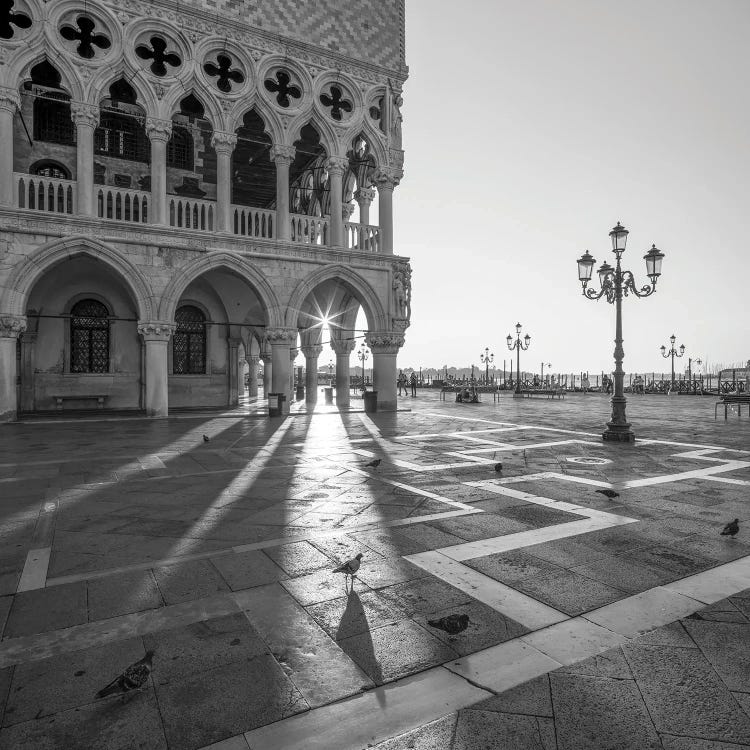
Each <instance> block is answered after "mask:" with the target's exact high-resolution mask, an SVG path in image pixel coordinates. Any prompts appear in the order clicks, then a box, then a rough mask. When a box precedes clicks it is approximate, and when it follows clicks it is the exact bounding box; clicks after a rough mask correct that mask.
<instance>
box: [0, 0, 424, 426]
mask: <svg viewBox="0 0 750 750" xmlns="http://www.w3.org/2000/svg"><path fill="white" fill-rule="evenodd" d="M406 76H407V69H406V66H405V63H404V0H361V2H358V3H351V2H343V1H341V0H264V2H263V3H257V2H242V1H240V0H205V1H203V2H201V1H199V0H181V1H177V0H149V1H148V2H144V1H142V0H119V1H118V2H110V1H109V0H86V2H84V0H54V2H52V1H49V2H47V1H45V0H15V1H14V2H4V3H0V144H2V148H1V149H0V421H8V420H13V419H15V418H16V417H17V414H18V413H33V412H37V411H46V410H52V409H68V408H71V409H81V408H94V409H96V408H100V407H106V408H112V409H123V410H125V409H140V410H145V411H146V413H147V414H149V415H151V416H164V415H166V414H168V412H169V408H170V406H172V407H189V406H218V407H223V406H231V405H233V404H236V403H237V401H238V394H239V391H240V389H241V387H242V373H243V368H244V367H246V366H249V374H250V388H251V392H252V388H253V387H257V385H258V384H257V380H256V373H257V371H258V363H259V361H260V360H262V361H263V363H264V373H265V375H264V378H265V381H266V382H265V384H264V385H265V387H266V390H267V391H272V392H280V393H289V391H290V382H291V379H290V373H291V364H292V362H293V361H294V358H295V356H296V355H297V353H298V351H299V350H301V351H302V353H303V354H304V356H305V359H306V364H307V372H308V378H309V380H308V389H307V398H308V400H310V401H314V399H315V397H316V392H317V388H316V387H315V384H316V381H315V378H316V375H317V369H318V356H319V354H320V352H321V330H322V328H323V326H330V331H331V339H332V340H331V344H332V347H333V349H334V351H335V352H336V372H337V383H338V384H339V386H338V393H337V397H338V403H339V405H347V404H348V399H349V389H348V379H349V378H348V375H349V355H350V352H351V351H352V349H353V348H354V345H355V337H356V335H357V332H356V331H355V330H354V328H355V325H356V323H355V321H356V318H357V314H358V312H359V310H360V309H362V311H363V312H364V315H365V316H366V319H367V331H366V333H365V337H366V341H367V343H368V345H369V347H370V349H371V350H372V354H373V376H374V387H375V389H376V390H378V392H379V398H378V404H379V408H383V409H392V408H395V403H396V392H395V389H396V386H395V381H396V372H397V369H396V356H397V353H398V350H399V348H400V347H401V346H402V345H403V343H404V333H405V331H406V329H407V327H408V326H409V319H410V314H411V308H410V300H411V268H410V265H409V262H408V259H407V258H404V257H400V256H398V255H396V254H394V243H393V193H394V188H395V187H396V186H397V185H398V184H399V181H400V179H401V177H402V175H403V171H402V166H403V151H402V149H401V112H400V107H401V103H402V100H401V89H402V86H403V83H404V81H405V80H406ZM375 208H377V212H376V211H375ZM375 213H377V218H375ZM371 214H372V216H371ZM310 386H312V387H310Z"/></svg>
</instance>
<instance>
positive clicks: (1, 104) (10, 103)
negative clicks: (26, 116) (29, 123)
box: [0, 86, 21, 115]
mask: <svg viewBox="0 0 750 750" xmlns="http://www.w3.org/2000/svg"><path fill="white" fill-rule="evenodd" d="M20 108H21V97H20V96H19V94H18V92H17V91H16V90H15V89H9V88H7V87H6V86H0V110H5V111H6V112H10V113H11V114H13V115H14V114H15V113H16V111H17V110H18V109H20Z"/></svg>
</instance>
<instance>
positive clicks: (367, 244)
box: [344, 221, 380, 253]
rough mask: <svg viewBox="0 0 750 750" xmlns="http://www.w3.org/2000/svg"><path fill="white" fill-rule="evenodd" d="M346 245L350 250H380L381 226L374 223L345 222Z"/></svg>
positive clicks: (374, 251)
mask: <svg viewBox="0 0 750 750" xmlns="http://www.w3.org/2000/svg"><path fill="white" fill-rule="evenodd" d="M344 246H345V247H348V248H349V249H350V250H362V251H363V252H371V253H377V252H379V250H380V227H377V226H375V225H374V224H356V223H355V222H352V221H347V222H346V223H345V224H344Z"/></svg>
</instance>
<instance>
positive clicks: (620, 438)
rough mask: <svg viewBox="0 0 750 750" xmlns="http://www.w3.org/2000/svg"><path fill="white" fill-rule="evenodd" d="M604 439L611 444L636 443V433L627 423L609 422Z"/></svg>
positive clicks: (603, 434) (603, 435)
mask: <svg viewBox="0 0 750 750" xmlns="http://www.w3.org/2000/svg"><path fill="white" fill-rule="evenodd" d="M602 439H603V440H606V441H607V442H611V443H634V442H635V433H634V432H633V431H632V430H631V429H630V425H629V424H627V423H625V424H615V423H614V422H607V429H606V430H605V431H604V432H603V433H602Z"/></svg>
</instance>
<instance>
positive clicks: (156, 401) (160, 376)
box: [138, 320, 175, 417]
mask: <svg viewBox="0 0 750 750" xmlns="http://www.w3.org/2000/svg"><path fill="white" fill-rule="evenodd" d="M174 329H175V324H174V323H167V322H164V321H161V320H150V321H140V322H139V323H138V333H140V334H141V336H143V341H144V343H145V345H146V404H145V406H146V414H147V416H149V417H166V416H167V415H168V414H169V369H168V366H167V363H168V361H169V357H168V348H167V347H168V346H169V340H170V339H171V338H172V334H173V333H174Z"/></svg>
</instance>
